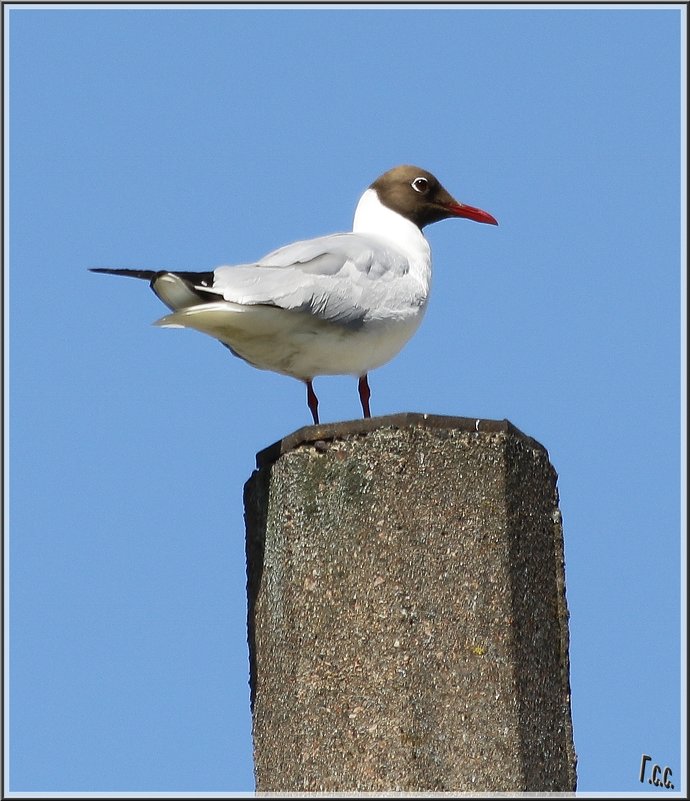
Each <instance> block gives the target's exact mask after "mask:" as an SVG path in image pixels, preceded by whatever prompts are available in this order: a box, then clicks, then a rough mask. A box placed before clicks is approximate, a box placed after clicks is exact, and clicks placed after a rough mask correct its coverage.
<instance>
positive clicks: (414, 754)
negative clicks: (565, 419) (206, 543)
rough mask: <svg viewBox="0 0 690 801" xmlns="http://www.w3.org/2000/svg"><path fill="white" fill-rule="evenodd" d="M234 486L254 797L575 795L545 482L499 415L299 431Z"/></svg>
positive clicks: (560, 579)
mask: <svg viewBox="0 0 690 801" xmlns="http://www.w3.org/2000/svg"><path fill="white" fill-rule="evenodd" d="M257 463H258V468H259V469H258V470H257V471H256V472H255V473H254V474H253V475H252V477H251V478H250V480H249V481H248V482H247V484H246V486H245V517H246V524H247V575H248V581H247V587H248V594H249V621H248V622H249V647H250V663H251V665H250V667H251V691H252V705H253V723H254V755H255V770H256V778H257V790H258V791H290V790H292V791H396V790H398V791H412V792H415V791H455V792H461V791H487V792H491V791H506V792H512V791H520V790H526V791H546V790H551V791H572V790H574V789H575V782H576V778H575V762H576V758H575V752H574V747H573V739H572V725H571V717H570V688H569V664H568V612H567V607H566V600H565V583H564V571H563V536H562V529H561V517H560V512H559V510H558V495H557V490H556V473H555V471H554V469H553V467H552V466H551V464H550V463H549V459H548V454H547V452H546V450H545V449H544V448H543V447H542V446H541V445H540V444H539V443H537V442H536V441H535V440H533V439H531V438H529V437H527V436H525V435H524V434H522V433H521V432H520V431H518V430H517V429H516V428H515V427H514V426H512V425H511V424H510V423H509V422H508V421H506V420H504V421H492V420H470V419H467V418H459V417H437V416H428V415H420V414H401V415H394V416H391V417H379V418H373V419H371V420H362V421H357V422H351V423H341V424H335V425H321V426H310V427H308V428H303V429H300V430H299V431H297V432H296V433H295V434H293V435H291V436H289V437H287V438H285V439H283V440H281V441H280V442H278V443H276V444H275V445H274V446H272V447H270V448H268V449H266V450H265V451H262V452H261V453H259V454H258V456H257Z"/></svg>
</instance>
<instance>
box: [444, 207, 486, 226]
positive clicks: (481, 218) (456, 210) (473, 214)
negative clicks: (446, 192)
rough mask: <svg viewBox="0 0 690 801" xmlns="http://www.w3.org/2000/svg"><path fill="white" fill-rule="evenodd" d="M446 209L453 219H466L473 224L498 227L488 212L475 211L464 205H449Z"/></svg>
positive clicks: (473, 208)
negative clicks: (473, 222) (478, 223)
mask: <svg viewBox="0 0 690 801" xmlns="http://www.w3.org/2000/svg"><path fill="white" fill-rule="evenodd" d="M446 208H447V209H448V211H449V212H450V213H451V214H452V215H453V217H466V218H467V219H468V220H474V221H475V222H480V223H488V224H489V225H498V221H497V220H496V218H495V217H492V216H491V215H490V214H489V212H488V211H482V210H481V209H475V207H474V206H466V205H465V204H464V203H449V204H448V205H447V206H446Z"/></svg>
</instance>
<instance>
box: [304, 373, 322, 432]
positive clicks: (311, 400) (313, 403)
mask: <svg viewBox="0 0 690 801" xmlns="http://www.w3.org/2000/svg"><path fill="white" fill-rule="evenodd" d="M305 384H306V385H307V406H308V407H309V411H310V412H311V416H312V417H313V418H314V425H318V424H319V399H318V398H317V397H316V393H315V392H314V387H313V386H312V385H311V379H310V380H309V381H305Z"/></svg>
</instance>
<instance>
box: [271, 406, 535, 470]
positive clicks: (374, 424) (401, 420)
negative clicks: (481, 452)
mask: <svg viewBox="0 0 690 801" xmlns="http://www.w3.org/2000/svg"><path fill="white" fill-rule="evenodd" d="M378 428H438V429H446V430H447V429H455V430H457V431H473V432H477V433H501V434H512V435H514V436H516V437H518V438H519V439H522V440H523V441H525V442H526V443H528V444H529V445H530V446H531V447H532V448H536V449H538V450H540V451H543V452H544V453H547V451H546V448H545V447H544V446H543V445H542V444H541V443H539V442H537V440H536V439H533V438H532V437H528V436H527V434H523V432H522V431H520V429H519V428H516V427H515V426H514V425H513V424H512V423H511V422H510V420H482V419H477V418H475V417H452V416H450V415H440V414H421V413H419V412H402V413H401V414H389V415H385V416H383V417H370V418H368V419H363V420H346V421H344V422H342V423H324V424H321V425H315V426H304V427H303V428H299V429H297V431H294V432H293V433H292V434H288V435H287V436H286V437H283V439H280V440H278V441H277V442H274V443H273V445H269V446H268V447H267V448H264V449H263V450H261V451H259V452H258V453H257V454H256V466H257V467H258V468H262V467H269V466H270V465H271V464H273V462H275V461H276V460H277V459H278V458H280V456H282V455H283V454H284V453H288V452H289V451H291V450H294V449H295V448H298V447H300V445H309V444H313V443H317V442H324V441H328V440H335V439H343V438H345V437H352V436H361V435H363V434H368V433H369V432H370V431H374V430H376V429H378ZM547 455H548V454H547Z"/></svg>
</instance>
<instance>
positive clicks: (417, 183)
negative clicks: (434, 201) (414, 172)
mask: <svg viewBox="0 0 690 801" xmlns="http://www.w3.org/2000/svg"><path fill="white" fill-rule="evenodd" d="M412 188H413V189H414V191H415V192H419V194H420V195H426V193H427V192H428V191H429V182H428V181H427V179H426V178H415V179H414V181H412Z"/></svg>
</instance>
